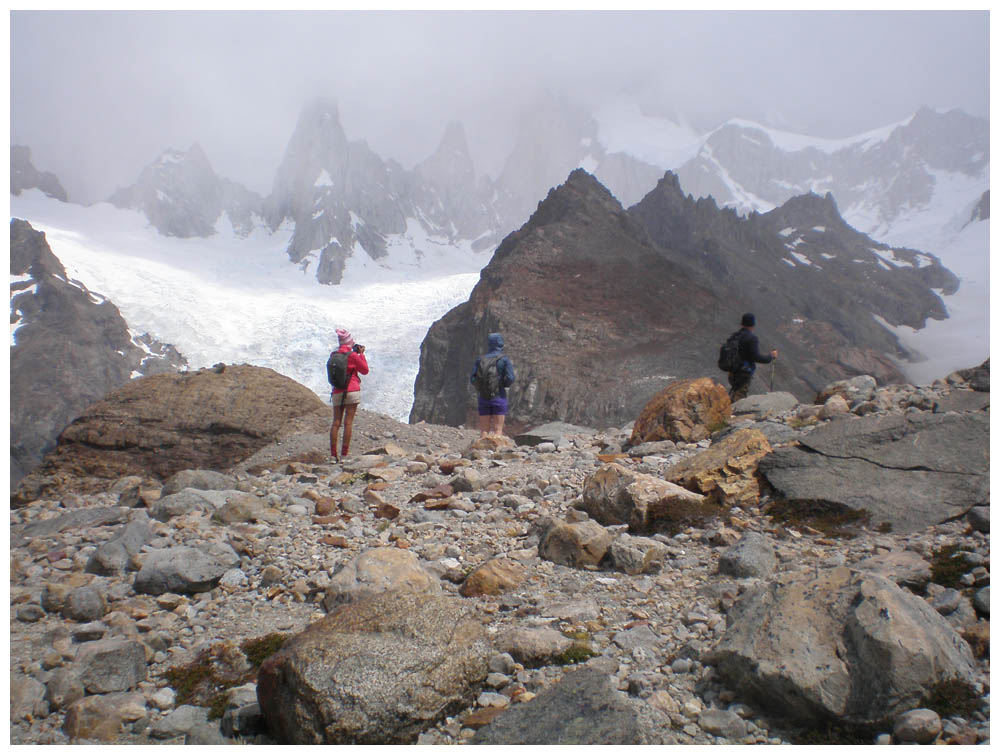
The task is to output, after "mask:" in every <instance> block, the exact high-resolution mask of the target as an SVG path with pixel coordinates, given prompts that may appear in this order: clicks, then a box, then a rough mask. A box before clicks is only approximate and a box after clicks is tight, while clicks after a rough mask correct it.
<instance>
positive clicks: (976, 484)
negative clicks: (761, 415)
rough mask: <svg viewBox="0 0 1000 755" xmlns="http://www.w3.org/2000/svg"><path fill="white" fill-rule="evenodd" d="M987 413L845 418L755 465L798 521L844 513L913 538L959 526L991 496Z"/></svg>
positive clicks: (803, 437)
mask: <svg viewBox="0 0 1000 755" xmlns="http://www.w3.org/2000/svg"><path fill="white" fill-rule="evenodd" d="M989 423H990V419H989V413H988V412H971V413H967V414H931V413H927V412H908V413H906V414H888V415H869V416H867V417H861V418H858V417H847V418H844V419H841V420H838V421H834V422H831V423H829V424H827V425H824V426H822V427H818V428H817V429H815V430H813V431H812V432H810V433H808V434H806V435H803V436H802V437H801V438H800V439H799V444H798V445H797V446H795V447H785V448H779V449H778V450H776V451H774V452H773V453H771V454H769V455H768V456H766V457H764V458H763V459H762V460H761V461H760V464H759V466H758V468H759V470H760V473H761V474H762V475H763V476H764V478H765V479H766V480H767V482H768V483H769V484H770V486H771V487H772V488H773V489H774V492H775V497H776V499H778V500H779V501H781V502H782V505H783V506H786V507H788V508H791V509H794V510H795V511H797V512H798V513H800V514H803V515H808V514H810V513H812V512H820V511H825V512H830V511H834V512H843V513H845V514H852V515H858V516H861V517H862V518H864V519H866V520H867V521H868V523H869V524H870V525H871V526H872V527H873V528H874V527H876V526H880V525H883V524H885V523H887V524H888V525H889V526H890V527H891V528H892V531H893V532H901V533H905V532H914V531H917V530H920V529H923V528H925V527H927V526H929V525H932V524H939V523H941V522H945V521H948V520H950V519H956V518H958V517H960V516H962V515H963V514H965V513H966V512H967V511H969V509H971V508H972V507H973V506H976V505H980V504H982V503H984V502H985V501H986V500H987V497H988V495H989Z"/></svg>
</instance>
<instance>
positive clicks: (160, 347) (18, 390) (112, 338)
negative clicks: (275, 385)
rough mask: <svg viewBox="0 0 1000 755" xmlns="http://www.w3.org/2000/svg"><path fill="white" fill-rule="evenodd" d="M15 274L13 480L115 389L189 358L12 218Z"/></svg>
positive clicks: (14, 482)
mask: <svg viewBox="0 0 1000 755" xmlns="http://www.w3.org/2000/svg"><path fill="white" fill-rule="evenodd" d="M10 275H11V285H10V295H11V298H10V309H11V349H10V428H11V444H10V455H11V487H12V488H13V487H14V486H16V485H17V482H18V481H19V480H20V479H21V478H22V477H23V476H24V475H25V474H27V473H28V472H30V471H31V470H32V469H33V468H34V467H35V466H37V465H38V464H39V463H40V462H41V459H42V456H44V455H45V454H46V453H47V452H48V451H49V450H51V449H52V448H53V447H54V446H55V442H56V438H57V437H58V436H59V433H60V432H61V431H62V429H63V428H64V427H65V426H66V425H67V424H68V423H69V422H70V420H72V419H73V418H74V417H76V416H77V414H79V413H80V412H81V411H83V410H84V409H86V408H87V407H88V406H90V405H91V404H92V403H94V402H95V401H97V400H98V399H100V398H102V397H103V396H104V394H106V393H107V392H108V391H110V390H112V389H114V388H117V387H119V386H121V385H123V384H124V383H127V382H128V381H129V379H130V378H132V377H135V376H138V375H152V374H156V373H159V372H166V371H173V370H176V369H178V368H179V367H180V366H182V365H184V364H186V361H185V359H184V358H183V357H182V356H181V355H180V354H179V353H178V352H177V351H176V349H174V348H173V347H172V346H168V345H164V344H162V343H160V342H159V341H156V340H154V339H153V338H151V337H150V336H149V335H148V334H143V335H141V336H140V335H138V334H134V333H133V332H131V331H130V330H129V328H128V326H127V325H126V324H125V321H124V320H123V319H122V317H121V314H120V313H119V311H118V308H117V307H115V305H114V304H112V303H111V302H110V301H108V300H107V299H104V298H103V297H101V296H98V295H95V294H93V293H92V292H90V291H89V290H88V289H87V288H86V287H85V286H83V285H82V284H80V283H79V282H78V281H75V280H72V279H70V278H69V277H68V276H67V274H66V270H65V268H64V267H63V265H62V263H61V262H60V261H59V260H58V259H57V258H56V256H55V255H54V254H53V253H52V250H51V249H50V248H49V245H48V243H46V240H45V234H43V233H39V232H38V231H36V230H34V229H33V228H32V227H31V225H30V224H28V223H27V222H25V221H23V220H16V219H15V220H13V221H11V224H10Z"/></svg>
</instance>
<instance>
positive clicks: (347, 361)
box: [326, 328, 368, 461]
mask: <svg viewBox="0 0 1000 755" xmlns="http://www.w3.org/2000/svg"><path fill="white" fill-rule="evenodd" d="M337 340H338V341H339V342H340V347H339V348H338V349H337V350H336V351H334V352H333V353H332V354H330V359H329V360H328V361H327V363H326V375H327V378H328V379H329V381H330V385H332V386H333V394H332V395H331V397H330V400H331V402H332V403H333V427H331V428H330V456H332V457H333V458H334V459H335V460H336V461H340V460H341V459H343V458H344V457H346V456H347V454H348V451H349V450H350V447H351V429H352V427H353V425H354V415H355V414H356V413H357V411H358V405H359V404H360V403H361V378H360V377H358V376H359V375H367V374H368V360H367V359H365V347H364V346H361V345H360V344H356V343H354V337H353V336H352V335H351V334H350V333H348V332H347V331H346V330H344V329H343V328H337ZM341 421H343V423H344V442H343V445H342V446H341V448H340V455H339V456H338V455H337V434H338V433H339V432H340V423H341Z"/></svg>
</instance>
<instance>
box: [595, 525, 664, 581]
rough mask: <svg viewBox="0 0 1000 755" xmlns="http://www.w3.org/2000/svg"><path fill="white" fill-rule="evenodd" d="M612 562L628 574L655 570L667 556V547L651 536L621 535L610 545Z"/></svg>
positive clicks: (609, 551) (609, 550)
mask: <svg viewBox="0 0 1000 755" xmlns="http://www.w3.org/2000/svg"><path fill="white" fill-rule="evenodd" d="M608 553H609V554H610V555H611V562H612V563H613V564H614V565H615V568H616V569H620V570H621V571H623V572H625V573H626V574H645V573H646V572H650V571H655V570H656V569H658V568H659V567H660V566H662V564H663V560H664V559H665V558H666V557H667V547H666V546H665V545H664V544H663V543H661V542H659V541H657V540H653V539H652V538H649V537H633V536H631V535H625V534H622V535H619V536H618V537H616V538H615V539H614V540H612V541H611V545H610V546H609V547H608Z"/></svg>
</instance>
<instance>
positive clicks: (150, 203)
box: [108, 144, 263, 238]
mask: <svg viewBox="0 0 1000 755" xmlns="http://www.w3.org/2000/svg"><path fill="white" fill-rule="evenodd" d="M108 201H109V202H111V204H113V205H115V206H116V207H123V208H128V209H133V210H141V211H142V212H143V213H145V215H146V217H147V218H149V222H150V223H151V224H152V225H153V226H154V227H155V228H156V230H157V231H159V232H160V233H162V234H163V235H164V236H178V237H180V238H190V237H192V236H210V235H212V234H213V233H215V226H216V222H217V221H218V219H219V217H220V216H221V215H222V214H223V213H225V214H226V215H227V216H228V218H229V221H230V223H232V226H233V230H234V231H235V232H236V233H237V234H239V235H241V236H246V235H247V234H249V233H250V231H252V230H253V229H254V227H255V226H257V225H261V224H262V222H261V213H262V205H263V200H262V199H261V198H260V197H259V196H258V195H257V194H255V193H254V192H252V191H250V190H249V189H247V188H245V187H244V186H242V185H240V184H237V183H234V182H233V181H230V180H228V179H225V178H220V177H219V176H217V175H216V174H215V171H213V170H212V166H211V165H210V164H209V162H208V158H207V157H206V156H205V153H204V152H203V151H202V149H201V147H199V146H198V145H197V144H195V145H193V146H192V147H191V149H189V150H188V151H187V152H181V151H180V150H175V149H168V150H167V151H166V152H164V153H163V154H162V155H160V157H159V158H157V160H156V162H154V163H152V164H151V165H148V166H147V167H146V168H145V169H144V170H143V171H142V173H141V174H139V179H138V180H137V181H136V183H135V184H134V185H132V186H129V187H126V188H123V189H119V190H118V191H116V192H115V193H114V194H113V195H112V196H111V198H110V199H109V200H108Z"/></svg>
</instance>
